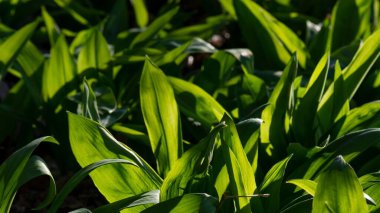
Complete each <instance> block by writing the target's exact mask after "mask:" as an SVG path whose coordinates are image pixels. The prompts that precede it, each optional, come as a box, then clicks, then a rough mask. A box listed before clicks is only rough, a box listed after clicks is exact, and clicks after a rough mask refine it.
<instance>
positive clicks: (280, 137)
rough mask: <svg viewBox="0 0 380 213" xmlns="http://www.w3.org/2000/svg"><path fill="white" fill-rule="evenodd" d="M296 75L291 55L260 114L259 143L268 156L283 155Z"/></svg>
mask: <svg viewBox="0 0 380 213" xmlns="http://www.w3.org/2000/svg"><path fill="white" fill-rule="evenodd" d="M296 73H297V58H296V55H293V57H292V59H291V60H290V61H289V63H288V65H287V66H286V68H285V69H284V72H283V73H282V76H281V79H280V80H279V81H278V83H277V85H276V87H275V88H274V90H273V92H272V94H271V96H270V98H269V100H268V103H269V105H268V106H267V107H266V108H265V109H264V111H263V112H262V119H263V120H264V123H263V124H262V125H261V128H260V137H261V142H262V143H263V144H264V146H266V147H265V149H266V151H267V153H268V155H273V156H274V157H276V158H281V156H283V155H284V154H283V153H285V152H284V150H285V148H286V138H285V119H286V118H285V115H286V112H287V110H289V108H290V107H292V106H291V105H292V96H293V89H292V85H293V81H294V78H295V76H296Z"/></svg>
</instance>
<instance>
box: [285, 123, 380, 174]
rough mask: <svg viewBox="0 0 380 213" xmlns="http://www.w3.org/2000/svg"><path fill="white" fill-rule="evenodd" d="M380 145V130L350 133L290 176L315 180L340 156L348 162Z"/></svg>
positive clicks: (331, 144)
mask: <svg viewBox="0 0 380 213" xmlns="http://www.w3.org/2000/svg"><path fill="white" fill-rule="evenodd" d="M379 144H380V129H379V128H373V129H365V130H360V131H357V132H353V133H349V134H347V135H345V136H343V137H340V138H338V139H336V140H334V141H332V142H330V143H329V144H328V145H327V146H325V147H324V148H322V149H320V150H319V151H318V152H317V153H316V154H314V155H313V156H312V157H311V158H310V159H309V160H305V163H303V165H300V166H299V167H298V168H297V169H296V170H295V171H294V172H293V174H292V175H291V176H290V177H291V178H298V177H303V179H308V180H310V179H314V178H316V177H317V176H318V175H319V174H320V173H321V172H323V171H324V170H326V168H327V167H328V166H329V165H330V164H331V162H332V161H333V160H334V158H336V157H337V156H338V155H342V156H343V157H344V158H345V159H346V161H347V162H350V161H351V160H353V159H355V158H356V157H358V156H359V155H360V154H361V153H363V152H364V151H365V150H367V149H368V148H370V147H373V146H376V145H379Z"/></svg>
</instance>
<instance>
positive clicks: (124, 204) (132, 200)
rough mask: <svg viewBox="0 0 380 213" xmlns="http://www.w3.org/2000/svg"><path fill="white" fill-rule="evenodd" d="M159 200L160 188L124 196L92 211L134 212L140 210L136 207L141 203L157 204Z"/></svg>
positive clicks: (98, 212)
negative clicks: (127, 196)
mask: <svg viewBox="0 0 380 213" xmlns="http://www.w3.org/2000/svg"><path fill="white" fill-rule="evenodd" d="M159 202H160V190H153V191H150V192H146V193H142V194H139V195H136V196H133V197H129V198H125V199H122V200H119V201H116V202H113V203H110V204H107V205H104V206H101V207H98V208H96V209H94V210H93V211H92V212H93V213H109V212H120V211H121V210H123V211H122V212H123V213H124V212H136V211H142V210H143V209H138V207H140V206H141V205H145V204H157V203H159Z"/></svg>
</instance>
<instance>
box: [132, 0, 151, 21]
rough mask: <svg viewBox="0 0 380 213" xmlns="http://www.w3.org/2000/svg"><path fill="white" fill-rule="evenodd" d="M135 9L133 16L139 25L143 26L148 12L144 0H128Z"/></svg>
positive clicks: (147, 19) (147, 17)
mask: <svg viewBox="0 0 380 213" xmlns="http://www.w3.org/2000/svg"><path fill="white" fill-rule="evenodd" d="M130 1H131V4H132V6H133V9H134V11H135V18H136V22H137V25H138V26H139V27H145V26H146V25H147V24H148V22H149V14H148V11H147V9H146V6H145V2H144V0H130Z"/></svg>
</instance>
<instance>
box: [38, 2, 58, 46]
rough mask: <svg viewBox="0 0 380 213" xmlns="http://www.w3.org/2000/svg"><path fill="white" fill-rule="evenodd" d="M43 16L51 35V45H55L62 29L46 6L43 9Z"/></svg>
mask: <svg viewBox="0 0 380 213" xmlns="http://www.w3.org/2000/svg"><path fill="white" fill-rule="evenodd" d="M41 13H42V18H43V19H44V22H45V25H46V30H47V33H48V36H49V41H50V45H51V46H54V44H55V41H56V40H57V39H58V37H59V33H60V29H59V27H58V25H57V24H56V23H55V21H54V19H53V17H51V16H50V14H49V13H48V11H47V10H46V8H45V7H42V9H41Z"/></svg>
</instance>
